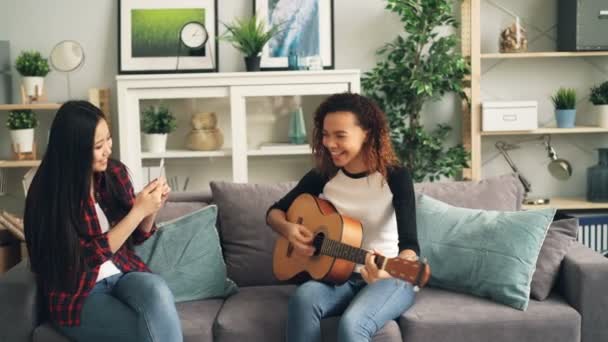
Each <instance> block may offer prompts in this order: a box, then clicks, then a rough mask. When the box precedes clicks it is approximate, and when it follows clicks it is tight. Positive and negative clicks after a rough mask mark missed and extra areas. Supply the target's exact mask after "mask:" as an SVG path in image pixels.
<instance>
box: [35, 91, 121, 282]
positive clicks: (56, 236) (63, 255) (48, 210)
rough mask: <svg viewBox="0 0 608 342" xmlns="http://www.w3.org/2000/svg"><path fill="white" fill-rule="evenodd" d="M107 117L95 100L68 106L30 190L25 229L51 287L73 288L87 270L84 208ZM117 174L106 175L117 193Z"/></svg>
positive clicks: (108, 184)
mask: <svg viewBox="0 0 608 342" xmlns="http://www.w3.org/2000/svg"><path fill="white" fill-rule="evenodd" d="M101 120H105V117H104V114H103V112H102V111H101V110H99V109H98V108H97V107H95V106H93V105H92V104H90V103H89V102H86V101H69V102H66V103H65V104H63V105H62V106H61V108H59V110H58V111H57V114H56V116H55V119H54V120H53V123H52V125H51V132H50V135H49V142H48V145H47V150H46V153H45V155H44V158H43V159H42V162H41V164H40V167H39V168H38V171H37V172H36V175H35V176H34V179H33V180H32V183H31V185H30V187H29V190H28V193H27V198H26V204H25V215H24V228H25V235H26V242H27V246H28V251H29V255H30V263H31V268H32V271H33V272H34V273H35V274H36V276H37V278H38V284H39V285H42V286H44V288H45V289H47V290H48V289H63V290H73V289H74V286H76V285H77V280H78V277H79V275H80V274H81V272H82V271H84V270H85V268H86V265H85V264H84V262H83V252H82V249H81V246H80V240H79V238H80V237H82V236H85V234H86V226H85V224H84V208H85V207H84V206H85V205H86V203H87V201H88V199H89V196H90V189H91V180H92V176H93V146H94V140H95V130H96V128H97V124H98V123H99V122H100V121H101ZM106 172H107V170H106ZM106 176H107V175H106ZM112 178H113V177H105V181H106V182H105V183H106V187H108V189H109V190H110V193H111V194H113V195H115V194H116V189H117V187H116V185H115V184H113V182H112ZM114 197H118V196H114Z"/></svg>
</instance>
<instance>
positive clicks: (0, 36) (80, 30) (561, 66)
mask: <svg viewBox="0 0 608 342" xmlns="http://www.w3.org/2000/svg"><path fill="white" fill-rule="evenodd" d="M495 1H497V2H498V3H499V4H504V5H505V6H507V7H508V8H510V9H511V10H513V11H514V12H516V13H520V14H522V15H523V19H524V23H525V22H531V23H533V24H534V25H535V26H537V27H538V28H540V29H542V30H545V29H548V28H551V27H552V26H554V25H555V17H556V8H555V6H556V1H554V0H535V1H522V0H520V1H515V2H513V1H507V0H495ZM218 3H219V5H218V12H219V20H220V21H223V22H228V21H231V20H232V19H233V18H234V17H235V16H245V15H249V14H250V13H251V12H252V6H253V1H251V0H246V1H244V0H219V1H218ZM482 3H483V10H482V25H483V30H482V31H483V32H482V50H483V51H484V52H489V51H496V50H497V37H498V32H499V30H500V28H501V26H503V25H506V23H508V22H509V20H507V19H505V18H508V17H507V16H506V15H505V14H504V13H503V12H502V11H501V10H499V9H497V8H496V7H495V6H492V5H489V4H488V3H487V2H486V1H482ZM384 6H385V1H382V0H357V1H353V0H335V1H334V32H335V39H334V45H335V66H336V68H338V69H345V68H358V69H361V70H362V71H367V70H369V69H370V68H371V67H373V65H374V64H375V62H376V57H375V55H374V53H375V51H376V49H377V48H378V47H380V46H381V45H382V44H383V43H385V42H388V41H389V40H391V39H393V38H394V37H395V36H396V34H397V33H398V32H400V30H401V26H400V23H399V20H398V18H397V16H395V15H393V14H390V13H389V12H387V11H386V10H385V9H384ZM117 13H118V2H117V1H109V0H103V1H77V0H55V1H36V0H0V40H9V41H10V43H11V57H12V58H13V59H14V58H15V57H16V56H17V55H18V53H19V52H20V51H21V50H23V49H36V50H39V51H41V52H42V53H43V54H45V55H48V53H49V52H50V50H51V49H52V47H53V45H54V44H56V43H57V42H59V41H61V40H65V39H73V40H77V41H79V42H80V43H81V44H82V45H83V47H84V50H85V54H86V61H85V64H84V66H83V67H82V68H81V69H80V70H78V71H77V72H75V73H73V74H72V75H71V83H72V98H86V96H87V91H88V89H89V88H91V87H109V88H111V89H112V91H113V93H112V94H113V98H112V99H113V111H114V112H115V108H116V105H115V102H116V100H115V99H116V97H115V96H114V95H115V81H114V77H115V76H116V73H117V68H118V66H117V65H118V64H117V58H118V57H117V44H118V40H117V36H118V29H117ZM528 30H529V37H528V38H529V40H530V41H531V44H530V50H551V49H554V48H555V44H554V41H553V39H552V38H554V37H555V35H556V33H555V29H552V30H549V33H548V34H549V38H546V37H544V36H543V35H541V34H540V33H539V32H538V31H537V30H535V29H533V28H531V27H528ZM220 32H223V29H222V26H221V25H220ZM219 56H220V65H219V67H220V71H221V72H231V71H243V70H244V64H243V62H242V58H241V55H240V54H239V53H238V52H237V51H236V50H234V49H233V48H232V47H231V46H230V45H228V44H227V43H224V42H221V43H220V51H219ZM605 61H606V59H602V58H594V59H586V60H583V59H581V60H579V59H554V60H536V61H530V60H526V61H506V62H503V63H500V64H499V65H497V66H494V63H493V62H484V64H483V68H484V70H488V69H490V68H492V70H491V71H489V72H488V73H487V74H484V78H483V91H482V94H483V97H484V99H535V100H539V101H540V109H541V113H540V121H541V122H542V123H545V122H546V123H549V124H550V123H551V117H552V110H551V108H550V103H549V102H548V95H549V94H550V93H551V92H552V91H553V90H554V89H555V88H556V87H557V86H559V85H565V86H575V87H577V89H578V90H580V92H581V93H584V94H585V95H586V93H587V91H588V88H589V86H590V85H591V83H594V82H598V81H600V80H602V79H605V78H606V76H605V74H603V73H601V72H598V68H597V67H593V66H591V64H590V62H591V63H594V64H597V65H599V68H600V69H602V68H603V70H604V72H605V71H606V63H605ZM14 79H15V80H14V82H15V90H16V89H17V88H16V86H17V82H18V80H19V77H14ZM46 82H47V86H48V92H49V98H50V99H51V100H52V101H57V102H62V101H65V100H67V99H68V96H67V90H66V78H65V75H63V74H60V73H58V72H52V73H50V74H49V76H48V77H47V79H46ZM15 94H17V92H15ZM16 100H17V99H15V101H16ZM584 102H585V101H583V103H581V109H582V112H589V108H587V106H586V104H585V103H584ZM113 114H114V115H115V113H113ZM0 115H1V114H0ZM424 116H425V119H424V120H425V122H426V123H428V124H433V123H435V122H448V123H449V124H451V125H452V126H453V128H454V133H453V135H452V137H451V141H460V121H461V120H460V110H459V104H458V102H457V101H456V99H455V98H454V97H453V96H447V97H446V98H445V99H444V100H443V101H440V102H438V103H433V104H427V105H426V106H425V114H424ZM2 120H3V119H2V118H0V121H2ZM3 127H4V125H0V146H2V147H1V148H0V153H3V154H4V153H8V151H9V150H8V149H7V148H6V146H8V145H7V144H8V141H9V140H8V137H7V136H6V130H3V129H4V128H3ZM42 128H44V127H42ZM115 133H116V132H115ZM525 138H526V137H515V138H511V139H507V140H509V141H520V140H523V139H525ZM495 140H496V139H484V155H483V161H484V171H483V172H484V176H489V175H494V174H501V173H505V172H508V171H509V169H508V166H507V165H506V163H505V162H504V161H503V160H502V159H501V158H496V153H495V151H494V148H493V142H494V141H495ZM555 142H556V148H558V153H559V154H560V156H562V157H564V158H568V159H570V160H571V162H572V163H573V166H574V170H575V172H574V177H573V179H572V180H570V181H567V182H561V183H560V182H557V181H554V180H552V179H551V178H550V177H549V176H548V174H547V173H546V172H544V166H545V164H546V161H547V160H546V159H544V154H543V151H542V149H541V147H540V145H534V144H526V145H524V148H522V149H520V150H518V151H513V152H512V157H513V159H514V160H515V162H516V163H518V165H519V166H520V168H521V169H522V171H523V172H524V173H525V175H526V176H527V177H528V178H530V180H531V181H532V183H533V186H534V190H535V194H538V195H553V194H557V193H561V194H566V195H583V194H584V187H585V169H586V167H588V166H590V165H592V164H594V163H595V161H596V156H595V152H594V150H593V148H594V147H595V146H597V145H599V144H605V142H606V140H605V139H604V138H602V137H598V136H594V137H574V136H569V137H558V138H556V139H555ZM116 150H118V149H117V148H116ZM0 157H5V155H0ZM11 172H13V171H11ZM15 172H16V171H15ZM1 201H2V199H1V198H0V203H1Z"/></svg>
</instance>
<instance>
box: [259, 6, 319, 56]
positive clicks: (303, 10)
mask: <svg viewBox="0 0 608 342" xmlns="http://www.w3.org/2000/svg"><path fill="white" fill-rule="evenodd" d="M268 14H269V17H268V21H269V24H270V25H280V27H281V32H280V33H279V34H278V35H277V36H275V37H273V39H271V40H270V42H269V50H270V51H269V55H270V56H271V57H287V56H289V55H290V54H292V53H293V54H296V55H298V56H302V57H308V56H317V55H320V52H321V41H320V38H319V36H320V29H319V0H270V1H268Z"/></svg>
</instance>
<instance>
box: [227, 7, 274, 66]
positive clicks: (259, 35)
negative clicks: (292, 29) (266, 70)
mask: <svg viewBox="0 0 608 342" xmlns="http://www.w3.org/2000/svg"><path fill="white" fill-rule="evenodd" d="M224 26H225V27H226V32H225V33H224V35H222V37H220V38H221V39H222V40H225V41H227V42H230V43H231V44H232V46H234V47H235V48H236V49H237V50H239V51H241V52H242V53H243V54H244V55H245V65H246V67H247V71H259V70H260V60H261V56H260V54H261V53H262V49H264V45H266V43H268V41H269V40H270V39H272V37H274V36H275V35H277V34H278V33H279V32H280V25H272V26H271V27H270V28H268V29H267V28H266V24H265V22H264V21H263V20H258V18H257V17H256V16H255V15H254V16H252V17H251V18H237V19H236V20H235V21H234V22H233V23H230V24H224Z"/></svg>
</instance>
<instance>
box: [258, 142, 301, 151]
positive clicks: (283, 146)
mask: <svg viewBox="0 0 608 342" xmlns="http://www.w3.org/2000/svg"><path fill="white" fill-rule="evenodd" d="M310 149H311V148H310V145H309V144H292V143H288V142H286V143H262V144H260V150H262V151H283V150H289V151H293V150H302V151H310Z"/></svg>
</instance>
